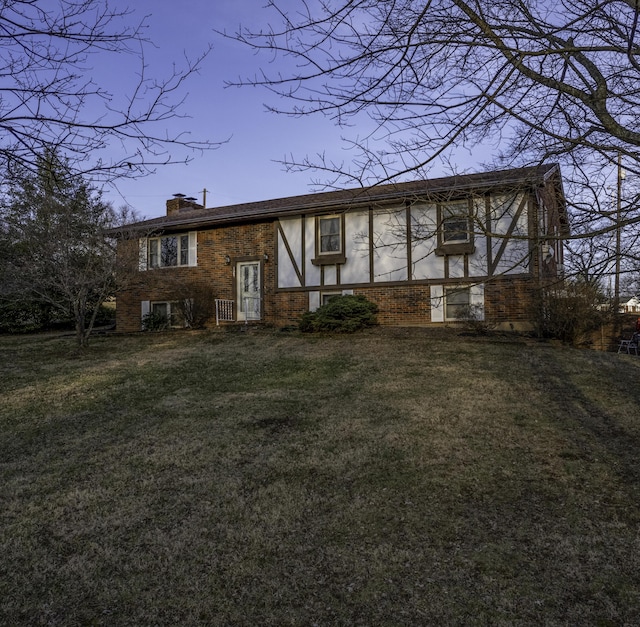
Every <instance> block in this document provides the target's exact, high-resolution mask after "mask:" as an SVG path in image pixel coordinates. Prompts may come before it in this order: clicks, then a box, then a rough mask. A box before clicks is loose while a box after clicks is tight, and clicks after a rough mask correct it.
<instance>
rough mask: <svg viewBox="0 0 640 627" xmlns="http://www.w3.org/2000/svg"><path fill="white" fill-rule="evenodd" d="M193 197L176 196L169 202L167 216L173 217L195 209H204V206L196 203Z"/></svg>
mask: <svg viewBox="0 0 640 627" xmlns="http://www.w3.org/2000/svg"><path fill="white" fill-rule="evenodd" d="M196 200H197V199H196V198H194V197H193V196H189V197H186V196H185V195H184V194H174V195H173V198H169V200H167V215H168V216H173V215H177V214H179V213H184V212H186V211H193V210H194V209H202V205H199V204H198V203H197V202H196Z"/></svg>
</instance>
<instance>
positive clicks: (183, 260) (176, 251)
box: [138, 231, 198, 270]
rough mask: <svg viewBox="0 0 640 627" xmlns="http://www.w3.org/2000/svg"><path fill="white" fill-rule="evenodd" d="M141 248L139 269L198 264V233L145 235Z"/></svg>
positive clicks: (140, 242)
mask: <svg viewBox="0 0 640 627" xmlns="http://www.w3.org/2000/svg"><path fill="white" fill-rule="evenodd" d="M138 245H139V248H140V258H139V259H140V261H139V265H138V269H139V270H149V269H152V268H177V267H181V266H197V265H198V233H197V232H196V231H190V232H189V233H179V234H176V235H159V236H156V237H143V238H141V239H140V240H139V241H138Z"/></svg>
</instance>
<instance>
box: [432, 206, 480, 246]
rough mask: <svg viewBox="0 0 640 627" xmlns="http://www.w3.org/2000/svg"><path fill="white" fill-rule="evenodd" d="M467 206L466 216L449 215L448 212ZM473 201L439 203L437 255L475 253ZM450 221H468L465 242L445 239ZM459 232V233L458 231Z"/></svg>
mask: <svg viewBox="0 0 640 627" xmlns="http://www.w3.org/2000/svg"><path fill="white" fill-rule="evenodd" d="M464 205H466V214H463V213H462V212H460V213H459V214H458V213H452V214H451V215H448V214H447V212H448V211H451V209H453V208H455V207H456V206H457V207H460V208H461V209H462V208H463V206H464ZM472 206H473V203H472V200H471V198H465V199H461V200H452V201H450V202H446V203H438V205H437V220H438V245H437V247H436V255H441V256H443V255H465V254H472V253H474V252H475V250H476V247H475V243H474V233H473V228H472V224H473V223H472V219H471V218H472V216H471V210H472ZM449 220H456V221H458V222H462V220H466V222H467V229H466V234H467V238H466V239H465V240H462V239H454V240H448V241H447V239H446V238H445V223H446V222H447V221H449ZM458 232H459V231H458Z"/></svg>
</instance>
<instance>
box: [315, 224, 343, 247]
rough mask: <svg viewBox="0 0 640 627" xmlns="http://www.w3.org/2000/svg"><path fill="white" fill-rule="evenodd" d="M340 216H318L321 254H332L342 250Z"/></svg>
mask: <svg viewBox="0 0 640 627" xmlns="http://www.w3.org/2000/svg"><path fill="white" fill-rule="evenodd" d="M341 226H342V225H341V219H340V216H327V217H321V218H318V230H319V238H320V249H319V250H318V252H319V254H321V255H332V254H337V253H341V252H342V233H341Z"/></svg>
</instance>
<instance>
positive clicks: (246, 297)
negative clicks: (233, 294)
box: [236, 261, 262, 320]
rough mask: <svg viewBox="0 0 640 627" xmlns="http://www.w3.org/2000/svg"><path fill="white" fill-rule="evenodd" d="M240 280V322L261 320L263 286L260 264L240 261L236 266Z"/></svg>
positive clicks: (238, 306) (238, 304)
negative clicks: (261, 283)
mask: <svg viewBox="0 0 640 627" xmlns="http://www.w3.org/2000/svg"><path fill="white" fill-rule="evenodd" d="M236 277H237V279H238V303H237V311H238V320H260V318H261V311H262V298H261V296H262V286H261V285H260V262H259V261H240V262H239V263H238V265H237V266H236Z"/></svg>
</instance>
